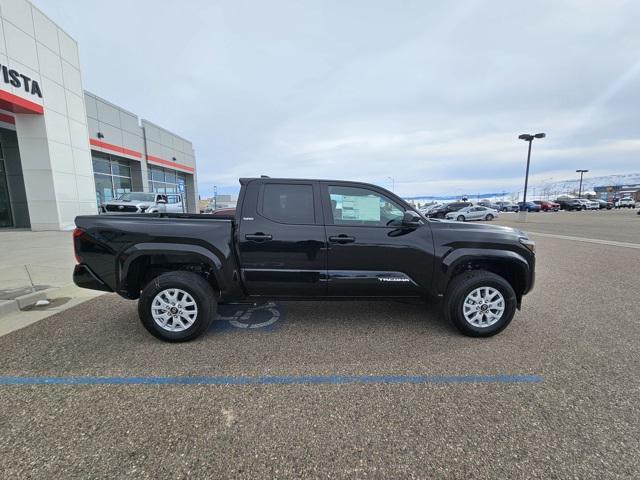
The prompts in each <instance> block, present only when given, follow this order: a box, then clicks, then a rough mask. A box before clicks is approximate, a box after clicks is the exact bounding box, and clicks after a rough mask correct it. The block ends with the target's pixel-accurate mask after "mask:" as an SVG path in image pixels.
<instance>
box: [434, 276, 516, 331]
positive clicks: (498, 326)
mask: <svg viewBox="0 0 640 480" xmlns="http://www.w3.org/2000/svg"><path fill="white" fill-rule="evenodd" d="M516 305H517V301H516V293H515V292H514V290H513V287H512V286H511V285H510V284H509V282H507V281H506V280H505V279H504V278H502V277H501V276H499V275H496V274H495V273H492V272H487V271H484V270H470V271H468V272H464V273H462V274H460V275H458V276H457V277H455V278H454V279H453V280H452V281H451V285H450V286H449V288H448V290H447V295H446V297H445V304H444V308H445V313H446V315H447V316H448V318H449V319H450V320H451V322H452V323H453V324H454V325H455V327H456V328H457V329H458V330H459V331H460V332H461V333H462V334H464V335H467V336H469V337H490V336H492V335H495V334H497V333H499V332H501V331H502V330H504V329H505V328H506V327H507V325H509V323H510V322H511V320H512V319H513V316H514V315H515V312H516Z"/></svg>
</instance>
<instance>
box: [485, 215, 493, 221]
mask: <svg viewBox="0 0 640 480" xmlns="http://www.w3.org/2000/svg"><path fill="white" fill-rule="evenodd" d="M484 219H485V220H486V221H487V222H490V221H491V220H493V215H491V214H490V213H488V214H487V216H486V217H484Z"/></svg>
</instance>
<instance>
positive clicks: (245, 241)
mask: <svg viewBox="0 0 640 480" xmlns="http://www.w3.org/2000/svg"><path fill="white" fill-rule="evenodd" d="M240 184H241V191H240V197H239V201H238V207H237V209H236V213H235V218H234V219H219V218H212V217H211V216H210V215H206V214H198V215H196V214H193V215H191V214H166V213H159V214H148V215H126V216H104V215H96V216H81V217H77V218H76V226H77V228H76V229H75V231H74V234H73V237H74V247H75V253H76V258H77V261H78V265H76V267H75V270H74V274H73V279H74V282H75V283H76V285H78V286H80V287H84V288H90V289H96V290H104V291H108V292H116V293H118V294H119V295H121V296H123V297H125V298H128V299H139V302H138V312H139V315H140V319H141V321H142V323H143V325H144V326H145V328H146V329H147V330H148V331H149V332H151V333H152V334H153V335H155V336H156V337H158V338H161V339H163V340H166V341H186V340H191V339H193V338H195V337H197V336H199V335H201V334H202V333H203V332H205V331H206V330H207V327H208V326H209V324H210V322H211V320H212V319H213V318H214V317H215V313H216V308H217V305H218V304H222V303H242V302H250V303H256V302H260V301H266V300H272V299H281V300H302V299H305V300H310V299H311V300H352V299H360V300H362V299H369V300H376V299H386V300H388V299H408V298H414V299H423V300H429V299H432V300H433V299H435V300H438V301H440V303H441V304H442V305H443V307H444V308H443V310H444V313H445V315H446V316H447V317H448V318H449V319H450V320H451V321H452V322H453V324H454V325H455V326H456V327H457V328H458V329H459V330H460V331H461V332H462V333H463V334H465V335H470V336H478V337H484V336H490V335H494V334H496V333H498V332H500V331H501V330H503V329H504V328H505V327H506V326H507V325H508V324H509V322H511V319H512V318H513V316H514V314H515V310H516V309H519V308H520V304H521V301H522V297H523V295H525V294H526V293H527V292H529V291H530V290H531V289H532V288H533V283H534V266H535V253H534V251H535V245H534V243H533V242H532V241H531V240H529V239H528V238H527V236H526V234H524V233H523V232H521V231H518V230H515V229H512V228H508V227H498V226H489V225H471V224H469V223H459V222H449V221H442V220H436V219H427V218H425V217H423V216H421V215H420V214H419V213H418V212H417V211H416V210H414V208H413V207H411V206H410V205H409V204H407V203H406V202H404V201H403V200H402V199H401V198H399V197H397V196H396V195H394V194H393V193H391V192H389V191H387V190H385V189H383V188H380V187H377V186H374V185H369V184H365V183H358V182H345V181H329V180H292V179H275V178H266V177H261V178H244V179H240Z"/></svg>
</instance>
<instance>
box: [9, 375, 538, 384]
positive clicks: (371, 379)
mask: <svg viewBox="0 0 640 480" xmlns="http://www.w3.org/2000/svg"><path fill="white" fill-rule="evenodd" d="M543 381H544V378H543V377H542V376H541V375H302V376H289V375H284V376H258V377H241V376H219V377H218V376H201V377H189V376H184V377H183V376H175V377H154V376H148V377H95V376H74V377H11V376H3V377H0V385H344V384H354V383H359V384H466V383H502V384H510V383H541V382H543Z"/></svg>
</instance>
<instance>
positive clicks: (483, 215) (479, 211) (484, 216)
mask: <svg viewBox="0 0 640 480" xmlns="http://www.w3.org/2000/svg"><path fill="white" fill-rule="evenodd" d="M498 216H500V212H499V211H498V210H494V209H493V208H487V207H482V206H480V205H472V206H471V207H465V208H462V209H460V210H457V211H455V212H450V213H447V216H446V217H445V218H446V219H447V220H457V221H459V222H467V221H469V220H487V221H489V222H490V221H491V220H493V219H494V218H496V217H498Z"/></svg>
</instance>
